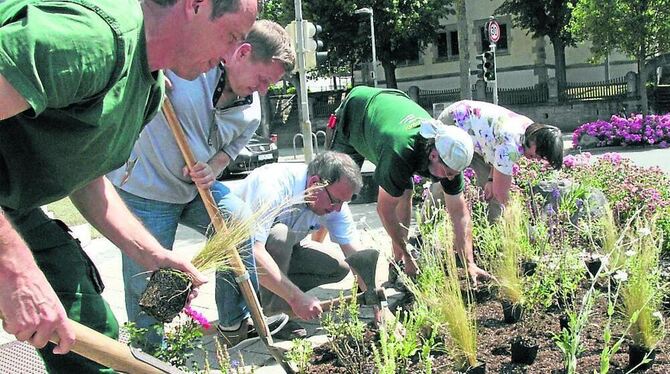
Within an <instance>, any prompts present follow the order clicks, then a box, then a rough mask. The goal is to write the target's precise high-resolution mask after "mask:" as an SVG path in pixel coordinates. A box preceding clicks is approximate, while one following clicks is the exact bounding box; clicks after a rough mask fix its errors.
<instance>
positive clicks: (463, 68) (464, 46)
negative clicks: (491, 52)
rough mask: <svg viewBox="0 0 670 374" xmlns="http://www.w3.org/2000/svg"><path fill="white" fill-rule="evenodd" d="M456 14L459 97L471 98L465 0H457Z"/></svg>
mask: <svg viewBox="0 0 670 374" xmlns="http://www.w3.org/2000/svg"><path fill="white" fill-rule="evenodd" d="M456 3H457V5H456V14H457V17H458V56H459V63H460V64H459V68H460V73H461V77H460V83H461V99H468V100H469V99H472V89H471V88H470V48H469V46H470V44H469V43H468V23H467V17H466V8H465V0H458V1H457V2H456Z"/></svg>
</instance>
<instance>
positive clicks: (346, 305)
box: [321, 282, 369, 374]
mask: <svg viewBox="0 0 670 374" xmlns="http://www.w3.org/2000/svg"><path fill="white" fill-rule="evenodd" d="M356 290H357V284H356V282H354V284H353V288H352V294H354V295H355V294H356ZM358 315H359V309H358V305H357V304H356V300H355V299H353V300H351V301H346V300H345V299H344V294H343V293H342V292H340V303H339V304H338V305H337V307H336V308H335V309H334V311H331V312H330V313H326V314H325V316H324V318H323V319H322V320H321V326H323V328H324V329H325V330H326V333H327V335H328V339H329V340H330V346H331V348H332V349H333V351H334V352H335V354H336V355H337V359H338V360H339V362H340V363H341V364H342V366H343V367H345V368H346V370H347V372H349V373H352V374H353V373H362V372H363V371H365V367H366V364H367V362H368V360H367V357H368V356H369V352H368V349H367V348H366V347H365V343H364V341H363V337H364V335H363V334H364V332H365V323H363V322H362V321H361V320H360V319H359V318H358Z"/></svg>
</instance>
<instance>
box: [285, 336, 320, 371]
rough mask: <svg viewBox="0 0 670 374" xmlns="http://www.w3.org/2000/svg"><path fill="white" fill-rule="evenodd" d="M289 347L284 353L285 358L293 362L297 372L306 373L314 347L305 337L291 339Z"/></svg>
mask: <svg viewBox="0 0 670 374" xmlns="http://www.w3.org/2000/svg"><path fill="white" fill-rule="evenodd" d="M292 343H293V344H292V346H291V349H290V350H289V351H288V352H287V353H286V358H287V359H289V360H290V361H292V362H294V363H295V364H296V366H297V367H298V372H299V373H306V372H307V369H308V368H309V359H310V358H311V357H312V353H313V352H314V348H313V347H312V343H311V342H310V341H309V340H307V339H293V342H292Z"/></svg>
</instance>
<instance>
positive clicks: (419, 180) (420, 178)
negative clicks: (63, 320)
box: [412, 174, 423, 184]
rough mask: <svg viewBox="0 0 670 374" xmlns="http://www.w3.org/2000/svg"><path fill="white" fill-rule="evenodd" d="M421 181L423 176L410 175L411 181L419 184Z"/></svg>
mask: <svg viewBox="0 0 670 374" xmlns="http://www.w3.org/2000/svg"><path fill="white" fill-rule="evenodd" d="M421 182H423V178H422V177H421V176H420V175H416V174H415V175H412V183H414V184H421Z"/></svg>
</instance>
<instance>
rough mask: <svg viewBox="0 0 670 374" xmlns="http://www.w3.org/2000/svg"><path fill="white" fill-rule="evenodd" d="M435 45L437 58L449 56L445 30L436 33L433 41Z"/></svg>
mask: <svg viewBox="0 0 670 374" xmlns="http://www.w3.org/2000/svg"><path fill="white" fill-rule="evenodd" d="M435 45H436V46H437V58H447V57H449V49H448V46H449V44H448V43H447V32H446V31H444V32H441V33H439V34H437V40H436V41H435Z"/></svg>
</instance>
